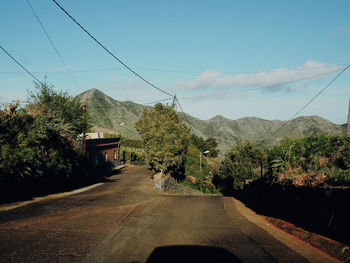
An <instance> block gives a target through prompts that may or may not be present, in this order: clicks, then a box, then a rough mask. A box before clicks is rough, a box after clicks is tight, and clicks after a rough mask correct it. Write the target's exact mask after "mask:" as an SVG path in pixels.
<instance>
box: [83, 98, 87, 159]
mask: <svg viewBox="0 0 350 263" xmlns="http://www.w3.org/2000/svg"><path fill="white" fill-rule="evenodd" d="M86 107H87V106H86V93H85V94H84V102H83V112H84V116H86ZM84 118H85V121H86V117H84ZM83 153H84V154H86V134H85V131H84V133H83Z"/></svg>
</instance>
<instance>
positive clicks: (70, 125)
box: [0, 84, 87, 195]
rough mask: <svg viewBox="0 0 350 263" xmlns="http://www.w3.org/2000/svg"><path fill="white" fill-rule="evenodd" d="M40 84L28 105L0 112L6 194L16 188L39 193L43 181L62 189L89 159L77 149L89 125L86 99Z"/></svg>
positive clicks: (0, 164) (0, 171)
mask: <svg viewBox="0 0 350 263" xmlns="http://www.w3.org/2000/svg"><path fill="white" fill-rule="evenodd" d="M36 88H37V89H38V92H37V93H31V94H30V102H31V103H30V104H29V106H28V107H27V108H25V109H18V108H17V107H12V109H11V110H10V111H9V110H8V109H4V110H3V111H0V188H1V189H0V190H1V191H2V194H3V195H5V194H4V193H5V191H7V193H8V192H9V191H11V189H12V190H13V189H17V190H18V189H20V190H21V191H23V192H25V191H27V192H30V191H34V190H35V189H34V188H38V187H39V188H40V184H41V185H42V186H44V187H51V188H57V187H60V186H61V185H62V184H63V183H64V182H67V181H66V179H67V178H69V177H71V176H72V175H78V174H81V168H82V165H81V164H82V163H83V162H84V158H83V156H82V155H81V154H80V153H79V151H78V150H77V147H78V145H79V134H81V133H82V132H83V131H84V130H85V129H87V124H86V118H85V116H84V112H83V111H82V109H81V105H80V103H79V102H78V101H77V100H76V99H72V98H71V97H69V96H68V95H67V94H66V93H62V92H55V91H54V90H53V88H52V87H49V86H48V85H46V84H43V85H39V84H36ZM31 187H32V188H33V189H30V188H31ZM18 194H19V195H20V194H21V193H18Z"/></svg>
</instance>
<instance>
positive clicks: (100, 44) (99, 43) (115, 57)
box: [52, 0, 173, 97]
mask: <svg viewBox="0 0 350 263" xmlns="http://www.w3.org/2000/svg"><path fill="white" fill-rule="evenodd" d="M52 1H53V2H54V3H55V4H56V5H57V6H58V7H59V8H60V9H61V10H62V11H63V12H64V13H65V14H66V15H67V16H68V17H69V18H70V19H71V20H73V22H74V23H75V24H76V25H77V26H79V27H80V28H81V29H82V30H83V31H84V32H85V33H86V34H88V35H89V37H91V38H92V39H93V40H94V41H95V42H96V43H97V44H98V45H99V46H100V47H102V48H103V49H104V50H105V51H106V52H107V53H108V54H110V55H111V56H112V57H113V58H114V59H116V60H117V61H118V62H119V63H120V64H122V65H123V66H124V67H125V68H126V69H128V70H129V71H130V72H132V73H133V74H134V75H135V76H137V77H138V78H140V79H141V80H143V81H144V82H146V83H147V84H149V85H150V86H152V87H153V88H155V89H157V90H159V91H160V92H163V93H164V94H166V95H168V96H170V97H173V95H171V94H170V93H168V92H166V91H164V90H162V89H161V88H159V87H157V86H156V85H154V84H152V83H151V82H149V81H148V80H146V79H145V78H144V77H142V76H141V75H139V74H138V73H137V72H136V71H134V70H133V69H131V68H130V67H129V66H128V65H126V64H125V63H124V62H123V61H121V60H120V59H119V58H118V57H117V56H115V55H114V54H113V53H112V52H111V51H109V49H108V48H106V47H105V46H104V45H103V44H102V43H101V42H100V41H98V40H97V39H96V38H95V37H94V36H93V35H92V34H90V33H89V32H88V31H87V30H86V29H85V28H84V27H83V26H82V25H81V24H80V23H78V22H77V21H76V20H75V19H74V18H73V17H72V16H71V15H70V14H69V13H68V12H67V11H66V10H65V9H64V8H63V7H62V6H61V5H60V4H59V3H57V1H56V0H52Z"/></svg>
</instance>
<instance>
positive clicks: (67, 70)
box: [27, 0, 80, 88]
mask: <svg viewBox="0 0 350 263" xmlns="http://www.w3.org/2000/svg"><path fill="white" fill-rule="evenodd" d="M27 3H28V5H29V7H30V9H31V10H32V11H33V14H34V16H35V17H36V19H37V20H38V22H39V24H40V26H41V28H42V29H43V31H44V33H45V35H46V37H47V38H48V40H49V41H50V43H51V45H52V47H53V49H54V50H55V52H56V54H57V56H58V58H59V59H60V60H61V62H62V64H63V65H64V66H65V68H66V72H68V74H69V75H70V77H71V79H72V80H73V82H74V83H75V85H76V86H77V88H80V86H79V84H78V82H77V81H76V79H75V78H74V77H73V74H72V72H71V71H70V70H69V68H68V66H67V64H66V62H65V61H64V59H63V57H62V56H61V54H60V52H58V49H57V48H56V45H55V44H54V43H53V41H52V39H51V37H50V35H49V33H48V32H47V31H46V29H45V27H44V25H43V23H41V21H40V19H39V16H38V15H37V13H36V12H35V10H34V8H33V6H32V5H31V4H30V2H29V0H27Z"/></svg>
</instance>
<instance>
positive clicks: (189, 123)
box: [175, 97, 198, 137]
mask: <svg viewBox="0 0 350 263" xmlns="http://www.w3.org/2000/svg"><path fill="white" fill-rule="evenodd" d="M175 98H176V97H175ZM176 101H177V103H178V104H179V107H180V110H181V112H182V115H183V116H184V118H185V120H186V121H187V123H188V125H190V128H191V130H192V132H193V134H195V135H196V136H197V137H198V135H197V133H196V132H195V131H194V129H193V127H192V123H191V122H190V121H189V120H188V118H187V116H186V114H185V112H184V111H183V109H182V107H181V104H180V102H179V100H178V98H176Z"/></svg>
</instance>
